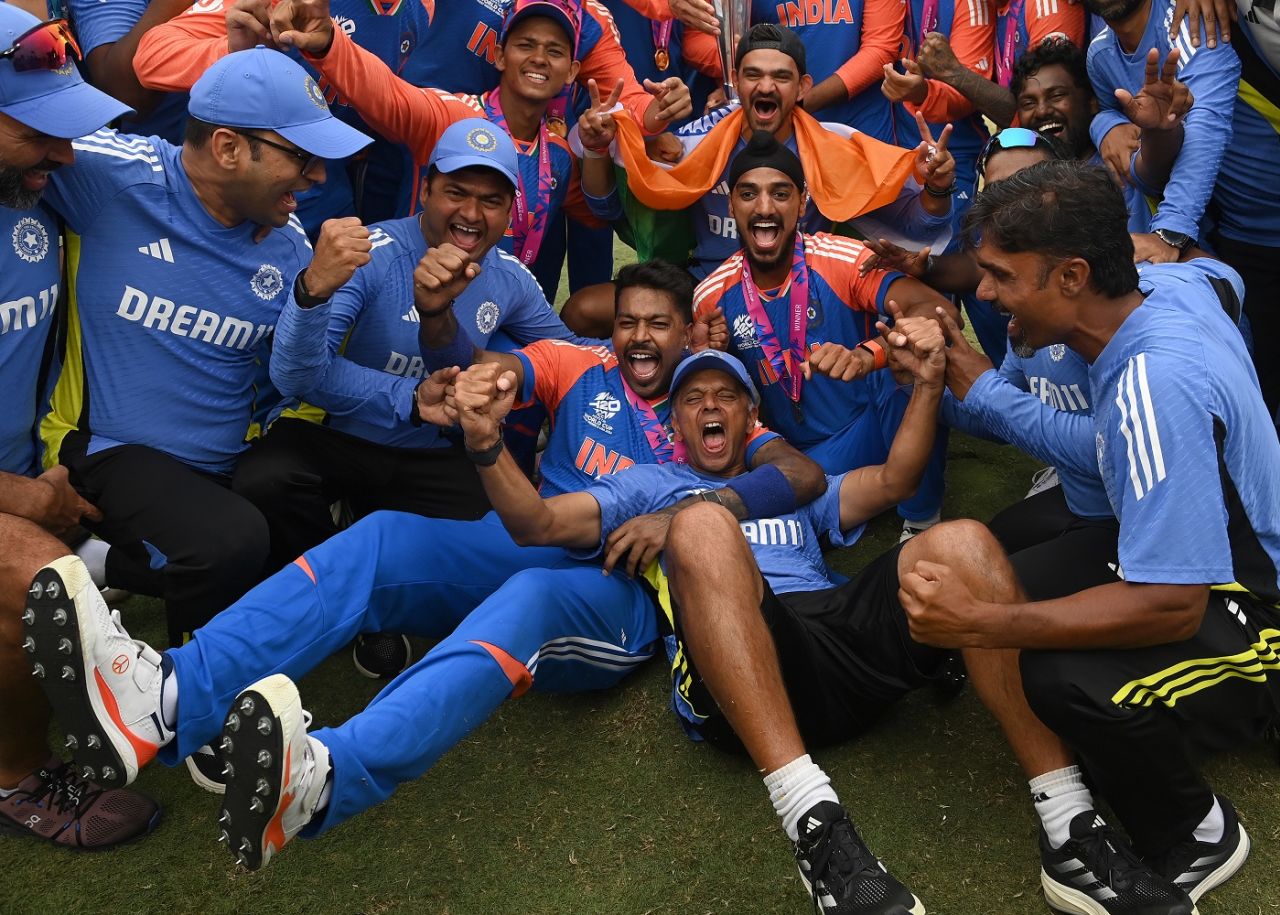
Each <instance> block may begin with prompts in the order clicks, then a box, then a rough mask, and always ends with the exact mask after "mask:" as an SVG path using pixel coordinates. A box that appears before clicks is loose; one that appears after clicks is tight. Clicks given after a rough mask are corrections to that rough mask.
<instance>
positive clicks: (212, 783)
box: [186, 743, 227, 794]
mask: <svg viewBox="0 0 1280 915" xmlns="http://www.w3.org/2000/svg"><path fill="white" fill-rule="evenodd" d="M186 762H187V772H189V773H190V774H191V780H192V781H193V782H195V783H196V784H197V785H198V786H200V787H201V788H203V789H204V790H205V791H208V792H209V793H210V794H226V793H227V780H226V778H225V777H224V776H223V774H222V768H223V765H224V763H223V762H222V754H220V753H219V752H218V751H217V750H215V749H214V748H213V747H211V746H209V744H207V743H206V744H205V745H204V746H203V747H200V748H198V749H196V750H193V751H192V752H191V755H190V756H188V757H187V759H186Z"/></svg>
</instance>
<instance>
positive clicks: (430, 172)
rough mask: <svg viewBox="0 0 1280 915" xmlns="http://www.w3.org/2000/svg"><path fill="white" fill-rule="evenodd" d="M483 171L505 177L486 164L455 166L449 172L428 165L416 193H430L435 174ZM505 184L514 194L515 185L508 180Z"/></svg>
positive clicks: (471, 173) (480, 173) (462, 173)
mask: <svg viewBox="0 0 1280 915" xmlns="http://www.w3.org/2000/svg"><path fill="white" fill-rule="evenodd" d="M485 172H496V173H497V174H498V175H499V176H500V177H501V178H503V179H504V180H506V179H507V176H506V175H503V174H502V172H500V171H498V170H497V169H496V168H491V167H489V166H487V165H464V166H463V167H462V168H455V169H454V170H453V171H451V172H442V171H440V169H438V168H437V167H436V166H434V165H428V166H427V174H426V177H424V178H423V179H422V184H421V185H420V186H419V188H418V194H419V196H421V194H422V191H423V190H426V191H427V192H428V193H430V185H431V182H432V181H434V180H435V177H436V175H482V174H484V173H485ZM506 185H507V187H508V188H509V189H510V191H511V193H512V195H514V194H515V192H516V189H515V186H514V185H513V184H512V183H511V181H510V180H506Z"/></svg>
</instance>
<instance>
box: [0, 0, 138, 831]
mask: <svg viewBox="0 0 1280 915" xmlns="http://www.w3.org/2000/svg"><path fill="white" fill-rule="evenodd" d="M69 47H70V48H73V49H74V47H75V42H74V41H73V40H72V39H71V37H70V33H69V32H68V30H67V27H66V22H65V21H63V20H55V21H53V22H47V23H41V22H39V21H38V20H36V19H35V17H33V16H31V15H30V14H28V13H25V12H22V11H21V10H19V9H17V8H16V7H13V6H10V5H9V4H7V3H0V383H2V384H3V385H4V390H5V392H6V395H7V397H6V404H5V408H4V410H3V411H0V646H2V647H0V708H3V709H4V714H3V715H0V832H10V833H14V834H17V835H29V836H32V837H33V838H40V839H44V840H46V841H49V842H53V843H54V844H56V845H59V846H63V847H70V848H104V847H107V846H110V845H115V844H118V843H120V842H125V841H128V840H129V839H132V838H135V837H137V836H139V835H141V834H143V833H145V832H147V831H149V830H150V829H151V828H152V827H153V826H154V825H155V823H156V821H157V820H159V818H160V811H159V808H158V807H157V806H156V804H155V802H154V801H152V800H151V799H150V798H149V797H146V796H145V795H142V794H139V793H137V792H135V791H129V790H111V791H104V790H103V789H102V788H101V787H99V786H98V785H96V784H94V783H93V782H91V781H87V780H85V779H82V778H81V777H80V775H79V774H78V773H77V772H76V771H75V770H74V769H73V768H72V767H71V766H69V765H67V764H65V763H63V762H62V760H61V759H60V758H59V757H58V756H56V755H54V754H52V753H51V752H50V751H49V745H48V743H47V741H46V735H47V733H48V724H49V706H48V704H47V703H46V702H45V700H44V696H43V695H42V693H41V692H40V689H39V685H38V684H37V683H36V681H35V679H34V678H32V677H30V676H28V675H25V674H24V672H23V671H22V670H21V668H22V666H23V665H22V664H21V660H22V657H23V656H22V652H21V650H20V649H19V647H18V646H19V643H20V642H21V638H20V637H19V636H18V634H17V631H18V628H19V626H20V625H21V624H20V621H19V620H20V614H21V612H22V607H23V604H24V602H25V597H26V590H27V581H26V579H27V578H28V576H30V575H31V574H32V572H33V571H34V570H35V569H38V568H39V567H40V565H41V564H42V563H45V562H48V561H49V560H50V558H56V557H58V556H63V555H66V553H67V552H68V550H67V545H66V543H65V542H64V538H65V539H67V540H70V541H72V542H74V537H75V533H76V532H77V531H79V532H80V536H81V537H83V530H82V529H81V528H80V522H81V520H82V519H96V518H98V517H99V515H98V510H97V509H96V508H95V507H94V506H93V505H91V504H89V503H88V502H86V501H85V500H84V499H82V498H81V497H80V496H79V495H78V494H77V493H76V492H75V490H74V489H72V488H71V485H70V483H69V482H68V481H67V471H66V468H65V467H54V468H52V469H50V470H48V471H47V472H45V473H43V474H41V473H40V472H39V467H38V461H37V458H38V455H37V450H36V441H35V426H36V415H37V403H38V401H39V397H40V391H41V389H42V384H41V382H42V376H43V374H44V373H43V371H42V369H43V367H44V365H45V353H46V352H47V350H48V348H49V344H50V336H51V334H50V331H51V329H52V327H53V324H54V314H55V310H56V309H55V306H56V304H57V302H58V294H59V291H60V290H61V288H62V285H63V284H62V277H61V273H60V268H59V252H60V249H61V240H60V237H59V226H58V220H57V217H56V216H54V214H53V213H52V212H51V211H50V210H49V209H47V208H46V207H45V206H44V205H42V204H41V202H40V198H41V195H42V194H43V193H44V190H45V188H46V187H47V186H48V184H49V180H50V175H51V174H52V173H53V172H54V171H55V170H56V169H58V168H61V167H64V166H70V165H71V164H72V162H73V160H74V158H75V154H74V153H73V152H72V148H71V142H70V139H69V138H70V137H75V136H79V135H80V134H83V133H89V132H91V131H94V130H97V129H98V128H99V127H101V126H102V125H103V124H106V123H107V122H108V121H110V120H112V119H114V118H117V117H119V116H120V115H122V114H127V113H128V112H129V108H128V106H126V105H123V104H121V103H120V102H118V101H116V100H115V99H113V98H111V97H110V96H107V95H104V94H103V93H101V92H99V91H98V90H96V89H94V88H93V87H91V86H89V85H88V84H86V83H85V82H84V81H83V80H82V79H81V78H80V74H79V73H78V72H77V71H76V68H75V66H74V65H73V64H72V63H71V62H70V61H68V60H67V50H68V48H69Z"/></svg>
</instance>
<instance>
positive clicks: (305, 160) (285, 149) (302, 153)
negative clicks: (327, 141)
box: [227, 127, 320, 175]
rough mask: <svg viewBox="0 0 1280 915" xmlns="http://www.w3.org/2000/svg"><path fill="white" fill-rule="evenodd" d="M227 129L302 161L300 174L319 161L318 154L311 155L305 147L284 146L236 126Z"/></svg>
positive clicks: (309, 169)
mask: <svg viewBox="0 0 1280 915" xmlns="http://www.w3.org/2000/svg"><path fill="white" fill-rule="evenodd" d="M227 129H228V130H230V131H231V132H232V133H238V134H240V136H242V137H248V138H249V139H250V140H257V141H258V142H259V143H265V144H266V145H268V146H270V147H273V148H275V149H278V150H280V151H281V152H282V153H288V154H289V155H290V156H292V157H293V158H295V159H297V160H298V161H299V162H300V163H302V171H301V172H299V174H301V175H305V174H306V173H307V172H309V171H311V169H312V168H314V167H315V164H316V163H317V162H319V161H320V157H319V156H313V155H312V154H311V153H309V152H307V151H306V150H305V149H296V148H294V147H292V146H285V145H284V144H283V143H277V142H275V141H274V140H268V139H267V138H266V137H260V136H258V135H257V134H256V133H249V131H247V130H241V129H240V128H238V127H228V128H227Z"/></svg>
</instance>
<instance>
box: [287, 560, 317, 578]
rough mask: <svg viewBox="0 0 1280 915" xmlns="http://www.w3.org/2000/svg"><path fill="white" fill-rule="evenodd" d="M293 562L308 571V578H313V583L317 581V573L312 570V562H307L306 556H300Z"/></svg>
mask: <svg viewBox="0 0 1280 915" xmlns="http://www.w3.org/2000/svg"><path fill="white" fill-rule="evenodd" d="M293 564H294V565H295V566H297V567H298V568H300V569H301V570H302V571H304V572H306V573H307V578H310V579H311V583H312V584H313V585H314V584H315V583H316V573H315V572H313V571H311V563H309V562H307V557H306V556H299V557H298V558H297V559H295V560H294V561H293Z"/></svg>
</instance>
